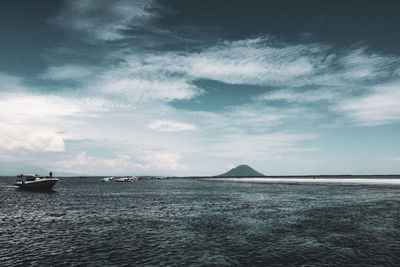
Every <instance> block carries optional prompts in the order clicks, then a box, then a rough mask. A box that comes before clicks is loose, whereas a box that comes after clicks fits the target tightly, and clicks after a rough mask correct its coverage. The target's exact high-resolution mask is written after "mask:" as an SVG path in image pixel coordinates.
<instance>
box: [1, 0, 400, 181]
mask: <svg viewBox="0 0 400 267" xmlns="http://www.w3.org/2000/svg"><path fill="white" fill-rule="evenodd" d="M399 10H400V4H399V2H398V1H346V2H344V1H343V2H341V1H339V2H338V1H324V2H321V1H301V2H300V1H248V2H246V3H245V2H243V1H167V0H163V1H145V0H143V1H141V0H138V1H127V0H117V1H105V0H104V1H103V0H71V1H2V2H1V3H0V32H1V36H2V37H1V40H0V172H1V173H2V174H9V175H14V174H16V173H22V172H41V173H43V172H47V171H48V170H50V169H51V170H53V172H54V173H56V174H57V173H59V174H76V175H145V174H151V175H214V174H219V173H223V172H225V171H226V170H227V169H229V168H232V167H234V166H236V165H239V164H249V165H251V166H252V167H254V168H255V169H257V170H258V171H260V172H262V173H265V174H267V175H292V174H293V175H294V174H393V173H400V141H399V137H398V136H399V135H400V50H399V47H400V33H399V31H398V29H397V26H398V25H400V18H399V16H398V12H399Z"/></svg>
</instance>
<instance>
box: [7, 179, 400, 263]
mask: <svg viewBox="0 0 400 267" xmlns="http://www.w3.org/2000/svg"><path fill="white" fill-rule="evenodd" d="M13 180H14V179H13V178H11V177H9V178H0V266H107V265H109V266H110V265H111V266H138V265H139V266H140V265H146V266H151V265H153V266H212V265H214V266H243V265H252V266H255V265H260V266H301V265H303V266H321V265H337V266H343V265H352V266H355V265H359V266H372V265H374V266H376V265H384V266H390V265H392V266H397V265H398V264H399V262H400V186H396V185H377V184H375V185H345V184H281V183H272V184H271V183H243V182H241V183H236V182H232V181H225V182H218V181H206V180H193V179H169V180H142V181H138V182H132V183H116V182H111V183H104V182H101V181H100V178H87V179H79V178H61V179H60V181H59V182H58V184H57V185H56V187H55V190H54V192H50V193H46V192H27V191H22V190H19V189H15V188H14V187H13V186H12V182H13Z"/></svg>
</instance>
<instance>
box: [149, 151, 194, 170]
mask: <svg viewBox="0 0 400 267" xmlns="http://www.w3.org/2000/svg"><path fill="white" fill-rule="evenodd" d="M180 159H181V156H180V155H179V154H178V153H154V154H149V155H147V156H145V157H144V160H145V161H146V162H147V165H148V167H149V168H150V169H156V170H157V169H164V170H179V169H186V166H185V165H182V164H180V163H179V160H180Z"/></svg>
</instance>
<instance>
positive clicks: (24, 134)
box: [0, 124, 65, 152]
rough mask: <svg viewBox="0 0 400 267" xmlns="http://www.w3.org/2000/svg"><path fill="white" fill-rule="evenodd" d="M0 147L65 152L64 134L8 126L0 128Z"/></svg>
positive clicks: (4, 148) (3, 148)
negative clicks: (5, 128)
mask: <svg viewBox="0 0 400 267" xmlns="http://www.w3.org/2000/svg"><path fill="white" fill-rule="evenodd" d="M0 125H1V124H0ZM0 149H2V150H8V151H10V150H20V149H24V150H28V151H34V152H36V151H48V152H63V151H65V145H64V139H63V137H62V135H61V134H58V133H55V132H43V131H40V129H26V128H24V127H13V128H12V129H10V127H8V128H7V130H0Z"/></svg>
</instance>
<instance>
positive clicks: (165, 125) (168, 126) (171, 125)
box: [147, 120, 197, 132]
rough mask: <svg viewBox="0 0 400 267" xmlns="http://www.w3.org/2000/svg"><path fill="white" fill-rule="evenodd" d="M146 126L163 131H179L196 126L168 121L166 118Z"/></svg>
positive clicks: (193, 128) (192, 128)
mask: <svg viewBox="0 0 400 267" xmlns="http://www.w3.org/2000/svg"><path fill="white" fill-rule="evenodd" d="M147 127H148V128H149V129H151V130H154V131H164V132H179V131H187V130H195V129H197V128H196V126H194V125H191V124H188V123H183V122H177V121H168V120H157V121H154V122H152V123H150V124H149V125H148V126H147Z"/></svg>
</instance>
